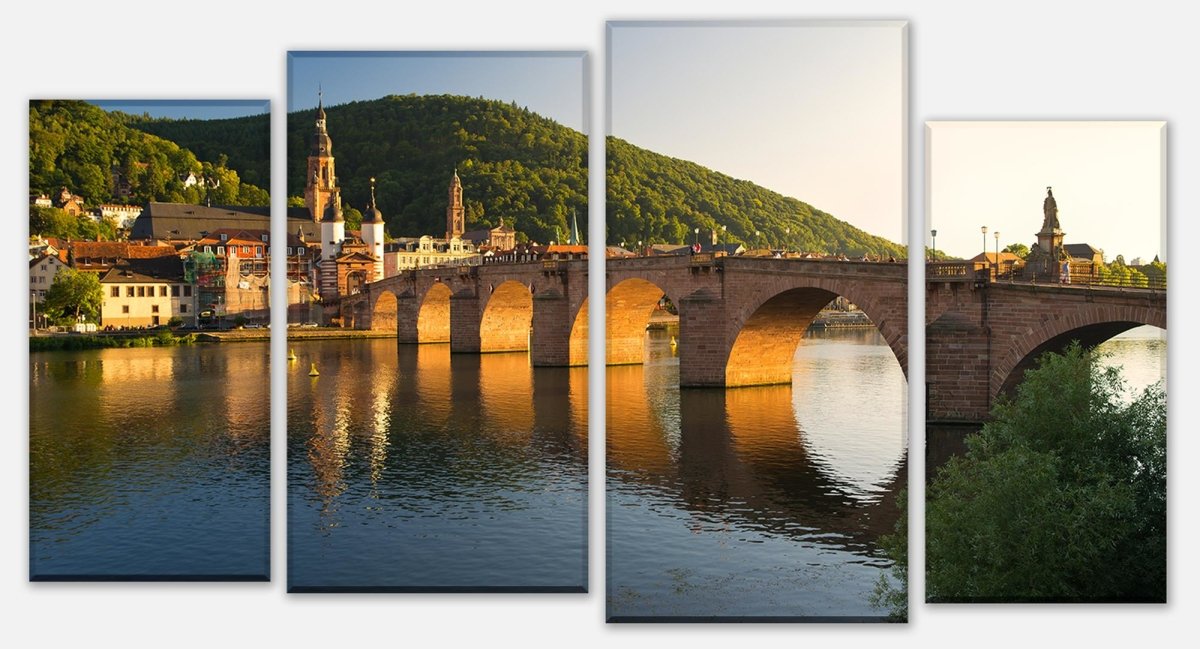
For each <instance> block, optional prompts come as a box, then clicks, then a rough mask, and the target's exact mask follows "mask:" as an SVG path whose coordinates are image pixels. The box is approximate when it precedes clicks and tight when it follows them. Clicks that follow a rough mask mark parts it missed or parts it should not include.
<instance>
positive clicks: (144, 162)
mask: <svg viewBox="0 0 1200 649" xmlns="http://www.w3.org/2000/svg"><path fill="white" fill-rule="evenodd" d="M128 119H129V118H128V116H126V115H121V114H117V113H108V112H105V111H104V110H103V109H101V108H99V107H97V106H94V105H92V104H88V103H86V102H82V101H31V102H30V103H29V191H30V193H34V194H43V193H44V194H51V195H55V194H56V193H57V190H58V189H59V188H60V187H66V188H67V189H69V190H70V191H71V192H73V193H75V194H79V195H82V196H83V197H84V198H85V199H86V201H87V205H88V206H94V205H100V204H102V203H113V202H130V203H135V204H137V203H145V202H148V201H168V202H177V203H197V204H198V203H201V202H204V201H205V200H208V201H210V202H212V203H213V204H217V205H267V204H269V203H270V196H269V195H268V194H267V192H266V190H264V189H261V188H259V187H258V186H256V185H254V184H252V183H249V182H243V181H242V179H241V178H240V176H239V175H238V173H237V171H235V170H233V169H231V168H229V167H228V166H227V163H226V162H225V160H224V157H223V156H222V155H221V154H220V153H217V152H214V154H215V155H216V156H217V157H216V158H213V159H207V158H202V157H198V156H197V154H196V153H194V152H193V151H191V150H189V149H187V148H184V147H181V146H180V145H178V144H176V143H175V142H172V141H169V140H165V139H163V138H161V137H158V136H156V135H152V134H150V133H147V132H144V131H142V130H139V129H135V128H131V127H130V126H129V125H128V123H127V122H128ZM222 121H236V120H222ZM247 137H249V135H247ZM268 138H269V133H268V132H267V131H266V129H264V130H263V131H262V132H261V134H260V135H258V136H257V140H258V141H260V142H262V143H263V146H264V147H265V146H267V145H266V143H267V142H269V139H268ZM114 170H115V171H117V172H119V173H118V174H114V173H113V171H114ZM189 172H192V173H196V174H203V175H204V176H205V177H206V178H212V179H216V180H217V181H219V186H217V187H213V188H210V189H209V192H208V194H207V195H205V193H204V190H203V189H202V188H200V187H198V186H192V187H185V186H184V183H183V181H182V179H181V176H182V175H186V174H187V173H189ZM114 178H123V180H124V182H125V183H127V186H128V190H129V195H128V196H127V197H123V196H121V195H120V193H119V191H118V189H119V187H118V183H117V182H115V180H114Z"/></svg>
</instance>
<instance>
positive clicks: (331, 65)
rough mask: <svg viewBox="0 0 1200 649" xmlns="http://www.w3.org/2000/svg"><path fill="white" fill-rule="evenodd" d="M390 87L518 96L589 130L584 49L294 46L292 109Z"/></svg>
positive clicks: (393, 90)
mask: <svg viewBox="0 0 1200 649" xmlns="http://www.w3.org/2000/svg"><path fill="white" fill-rule="evenodd" d="M318 87H320V88H321V89H322V90H323V91H324V93H325V105H326V106H336V105H338V104H345V103H348V102H351V101H357V100H364V99H378V98H380V97H384V96H387V95H407V94H409V93H415V94H418V95H443V94H446V95H464V96H467V97H479V96H482V97H484V98H485V99H496V100H499V101H504V102H510V101H515V102H517V105H518V106H523V107H526V108H528V109H529V110H531V111H533V112H535V113H537V114H539V115H541V116H542V117H548V118H550V119H552V120H554V121H556V122H558V123H559V124H562V125H563V126H569V127H570V128H573V129H575V130H577V131H579V132H581V133H587V113H586V110H587V102H585V101H584V94H583V93H584V54H583V52H550V51H545V52H541V51H539V52H518V51H511V52H507V51H506V52H449V51H447V52H288V111H289V112H291V111H296V110H301V109H305V108H315V107H316V105H317V88H318Z"/></svg>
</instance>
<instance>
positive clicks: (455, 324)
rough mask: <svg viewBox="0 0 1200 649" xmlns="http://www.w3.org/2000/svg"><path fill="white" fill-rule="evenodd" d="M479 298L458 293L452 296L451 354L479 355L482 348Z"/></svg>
mask: <svg viewBox="0 0 1200 649" xmlns="http://www.w3.org/2000/svg"><path fill="white" fill-rule="evenodd" d="M481 316H482V313H481V312H480V308H479V296H478V295H472V294H467V293H458V294H454V295H451V296H450V353H451V354H478V353H479V351H480V348H481V345H480V339H479V324H480V319H481Z"/></svg>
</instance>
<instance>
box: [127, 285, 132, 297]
mask: <svg viewBox="0 0 1200 649" xmlns="http://www.w3.org/2000/svg"><path fill="white" fill-rule="evenodd" d="M125 297H133V287H132V286H126V287H125Z"/></svg>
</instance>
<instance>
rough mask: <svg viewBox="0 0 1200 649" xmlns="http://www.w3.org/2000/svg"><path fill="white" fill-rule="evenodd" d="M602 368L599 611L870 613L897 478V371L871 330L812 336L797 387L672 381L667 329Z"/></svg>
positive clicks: (693, 615)
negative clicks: (603, 495)
mask: <svg viewBox="0 0 1200 649" xmlns="http://www.w3.org/2000/svg"><path fill="white" fill-rule="evenodd" d="M648 345H649V352H648V361H647V362H646V364H644V365H628V366H614V367H609V368H608V370H607V378H608V384H607V400H608V438H607V445H608V485H607V488H608V492H607V494H608V495H607V502H608V508H607V515H608V521H607V524H608V537H607V538H608V546H607V566H608V592H607V597H608V615H609V617H610V618H611V619H615V620H637V619H646V618H664V617H665V618H668V619H722V618H733V617H742V618H747V619H797V618H804V619H810V620H817V619H838V620H855V619H879V618H881V617H882V616H885V615H886V614H887V611H880V610H877V609H875V608H872V607H871V605H870V604H869V602H868V598H869V596H870V594H871V593H872V591H873V590H874V587H875V584H876V581H877V580H878V578H879V576H880V574H881V573H883V572H884V571H885V570H886V569H887V568H889V567H890V565H891V563H890V562H889V561H888V560H887V559H886V557H885V556H884V555H883V552H882V551H881V549H880V548H879V545H878V541H879V537H880V535H882V534H885V533H890V532H891V531H892V530H893V529H894V525H895V523H896V521H897V519H898V517H899V516H900V515H901V510H900V508H899V506H898V504H897V502H896V501H897V497H898V495H899V493H900V490H901V489H902V488H903V487H904V486H905V483H906V480H907V472H906V449H907V435H906V412H907V410H906V408H907V387H906V383H905V379H904V374H903V372H902V370H901V368H900V365H899V363H898V362H897V361H896V358H895V356H894V355H893V354H892V352H891V350H890V348H889V347H888V346H887V345H886V343H884V341H883V339H882V337H881V336H880V335H879V334H878V332H877V331H876V330H874V329H869V330H863V329H856V330H830V331H810V332H808V333H807V334H806V336H805V339H804V341H803V343H802V344H801V345H800V346H799V348H798V349H797V353H796V357H795V365H794V372H793V380H792V385H790V386H788V385H782V386H767V387H751V388H736V389H728V390H710V389H688V390H680V389H679V387H678V379H679V363H678V359H677V358H675V357H674V356H673V354H672V351H671V348H670V339H669V336H667V335H666V334H664V333H660V332H653V333H652V335H651V336H650V338H649V340H648Z"/></svg>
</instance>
